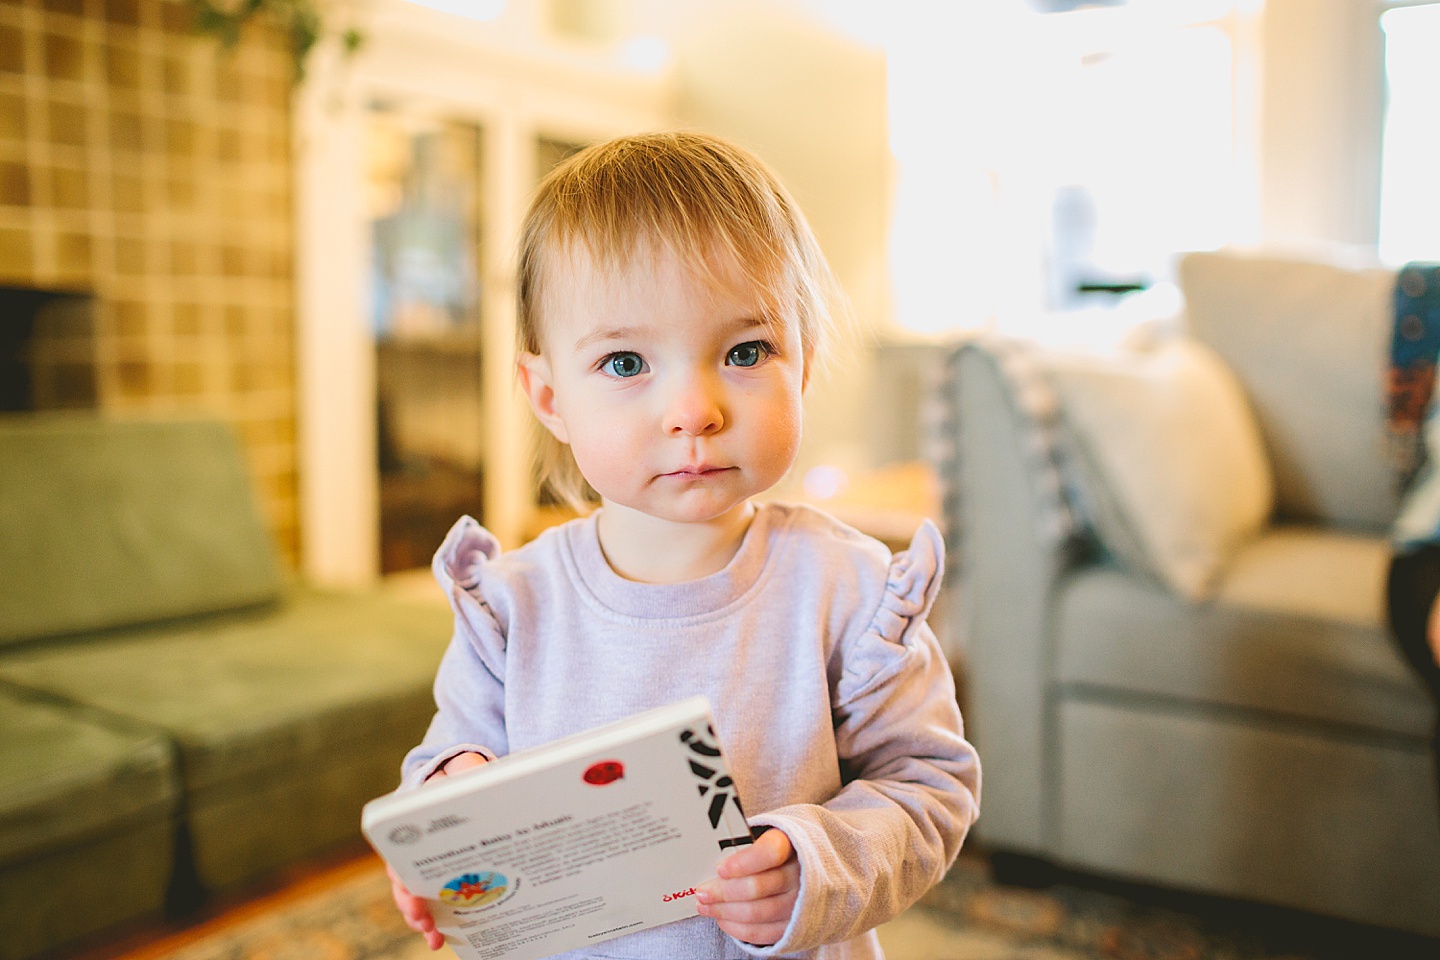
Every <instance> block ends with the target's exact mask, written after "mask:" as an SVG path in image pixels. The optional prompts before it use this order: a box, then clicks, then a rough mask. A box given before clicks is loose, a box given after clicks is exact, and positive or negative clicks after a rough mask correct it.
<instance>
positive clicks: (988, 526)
mask: <svg viewBox="0 0 1440 960" xmlns="http://www.w3.org/2000/svg"><path fill="white" fill-rule="evenodd" d="M953 362H954V363H955V364H956V370H955V374H956V375H955V377H954V378H952V380H951V382H950V383H949V384H948V385H947V386H946V389H948V390H954V391H956V395H955V396H954V397H953V398H950V399H951V400H952V401H953V402H954V403H955V404H956V412H957V414H958V416H957V417H956V420H957V433H958V436H956V437H955V438H952V439H953V440H954V441H955V442H956V443H957V445H958V446H957V453H958V458H957V459H958V465H957V467H956V469H957V470H958V476H954V477H950V478H949V480H950V482H951V483H953V484H958V489H959V495H958V497H957V498H951V499H950V501H949V504H951V505H953V506H954V508H955V509H957V510H958V513H959V516H955V517H949V518H947V519H948V520H949V521H950V524H951V529H952V530H953V531H955V532H956V534H957V536H956V537H954V538H953V539H955V540H956V541H958V543H957V546H958V556H957V558H956V562H957V563H958V581H959V584H958V590H959V593H960V597H958V598H957V601H958V602H956V603H954V604H952V605H951V607H950V609H951V610H952V611H957V610H958V615H959V617H960V618H961V624H962V626H961V636H963V637H964V638H965V643H966V648H967V662H966V672H967V674H968V683H969V689H968V716H967V718H966V721H967V726H968V727H969V728H970V729H971V730H972V731H973V734H972V735H973V737H974V739H975V743H976V744H977V746H978V748H979V750H980V755H981V762H982V765H983V770H984V802H983V811H984V816H983V817H982V818H981V822H980V830H981V831H982V835H983V836H984V837H985V838H986V839H987V840H988V841H989V842H991V843H994V844H997V845H1000V846H1004V847H1006V848H1008V849H1012V850H1017V851H1028V852H1035V853H1040V852H1043V851H1044V850H1045V849H1046V848H1047V846H1048V842H1047V841H1048V840H1049V839H1050V838H1051V834H1052V830H1051V829H1050V824H1052V823H1053V822H1054V821H1053V817H1052V816H1051V811H1049V810H1047V809H1046V805H1047V803H1048V802H1049V798H1050V797H1051V796H1052V795H1053V793H1054V784H1053V782H1047V781H1050V779H1051V778H1052V777H1053V766H1052V763H1051V757H1050V745H1049V740H1050V733H1049V732H1050V731H1052V730H1053V729H1054V727H1053V725H1052V724H1051V722H1050V711H1051V708H1052V705H1051V703H1050V700H1049V693H1048V680H1049V677H1050V675H1051V663H1050V660H1051V649H1050V647H1051V644H1050V636H1049V626H1050V619H1051V617H1050V598H1051V594H1052V591H1053V589H1054V586H1055V583H1056V580H1057V579H1058V577H1059V575H1060V573H1061V572H1062V571H1063V570H1064V569H1065V568H1066V567H1067V566H1069V565H1070V564H1071V562H1072V550H1071V548H1070V547H1069V545H1068V540H1067V538H1064V537H1047V536H1046V535H1044V534H1043V532H1042V529H1043V523H1042V521H1043V519H1044V518H1043V516H1042V511H1043V510H1044V509H1045V505H1044V503H1043V502H1042V499H1041V496H1040V495H1039V490H1040V489H1041V488H1040V486H1039V484H1038V483H1037V478H1036V477H1034V476H1033V475H1032V473H1033V471H1034V469H1035V468H1034V466H1033V463H1034V461H1035V455H1034V453H1033V452H1031V451H1032V446H1031V445H1032V444H1033V441H1034V436H1033V427H1032V425H1031V422H1030V418H1029V414H1028V413H1026V412H1025V411H1024V410H1022V409H1021V408H1020V406H1019V404H1018V402H1017V399H1016V397H1015V396H1014V393H1013V391H1012V388H1011V384H1010V381H1009V379H1008V378H1007V376H1006V374H1005V372H1004V371H1003V370H1002V368H1001V366H1000V364H999V362H998V361H997V359H996V358H995V356H994V355H992V354H990V353H989V352H987V351H986V350H985V349H983V348H980V347H976V346H965V347H962V348H960V352H959V354H958V355H957V356H956V357H955V358H953ZM1047 788H1048V789H1047Z"/></svg>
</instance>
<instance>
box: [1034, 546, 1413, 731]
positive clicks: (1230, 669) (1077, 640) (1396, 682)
mask: <svg viewBox="0 0 1440 960" xmlns="http://www.w3.org/2000/svg"><path fill="white" fill-rule="evenodd" d="M1387 556H1388V550H1387V547H1386V545H1385V543H1384V542H1383V541H1381V540H1378V539H1377V540H1367V539H1365V538H1360V537H1344V536H1342V535H1339V534H1334V533H1329V532H1326V531H1322V530H1318V529H1312V530H1303V529H1290V530H1283V529H1282V530H1277V531H1275V532H1273V533H1270V534H1267V535H1266V536H1265V537H1263V538H1261V539H1260V540H1257V541H1256V542H1255V543H1253V544H1252V545H1250V546H1249V547H1247V548H1246V549H1245V550H1244V551H1242V552H1241V553H1240V554H1239V555H1237V557H1236V559H1235V561H1234V565H1233V567H1232V571H1231V573H1230V575H1229V577H1227V579H1226V582H1225V583H1223V584H1222V585H1221V587H1220V588H1219V591H1218V592H1217V595H1216V598H1215V599H1214V600H1212V601H1210V602H1208V603H1204V604H1191V603H1187V602H1186V601H1184V600H1182V599H1180V598H1178V597H1175V596H1174V595H1173V594H1170V593H1168V592H1166V591H1164V590H1162V589H1160V588H1158V587H1156V586H1154V585H1152V584H1150V583H1148V582H1146V581H1144V580H1142V579H1139V578H1136V577H1134V576H1130V575H1127V574H1125V573H1123V572H1121V571H1119V570H1116V569H1114V568H1110V567H1091V568H1088V569H1086V570H1083V571H1081V572H1079V573H1077V574H1075V575H1074V576H1072V577H1070V578H1069V579H1067V580H1066V581H1065V582H1064V583H1063V584H1062V585H1061V587H1060V589H1059V593H1058V596H1057V609H1056V620H1055V623H1056V643H1057V663H1056V679H1057V680H1058V681H1059V682H1060V683H1062V684H1066V685H1071V686H1075V687H1084V688H1088V689H1095V690H1105V691H1108V692H1111V693H1113V694H1115V695H1117V696H1126V697H1143V698H1162V699H1164V700H1169V701H1179V702H1188V703H1197V704H1214V705H1220V706H1225V707H1232V708H1236V709H1240V710H1246V711H1257V712H1260V713H1264V714H1270V715H1280V716H1289V717H1299V718H1304V719H1306V720H1311V721H1319V722H1321V723H1323V724H1328V725H1331V726H1332V727H1333V728H1335V729H1343V728H1351V729H1356V728H1360V729H1364V730H1370V731H1381V732H1385V733H1392V734H1401V735H1404V736H1408V737H1415V738H1427V737H1429V736H1430V734H1431V733H1432V732H1433V730H1434V708H1433V707H1432V706H1431V703H1430V701H1429V698H1428V697H1426V695H1425V693H1424V691H1423V689H1422V688H1421V686H1420V684H1419V682H1418V681H1417V680H1416V679H1415V677H1414V676H1413V675H1412V674H1411V672H1410V670H1409V668H1408V667H1407V666H1406V664H1405V663H1404V661H1403V660H1402V659H1401V657H1400V654H1399V652H1398V651H1396V650H1395V648H1394V645H1393V643H1392V642H1391V640H1390V638H1389V636H1388V634H1387V633H1386V630H1385V627H1384V624H1383V621H1382V620H1381V619H1380V616H1381V611H1380V600H1379V598H1380V597H1382V596H1383V590H1384V585H1383V579H1384V575H1385V561H1386V558H1387Z"/></svg>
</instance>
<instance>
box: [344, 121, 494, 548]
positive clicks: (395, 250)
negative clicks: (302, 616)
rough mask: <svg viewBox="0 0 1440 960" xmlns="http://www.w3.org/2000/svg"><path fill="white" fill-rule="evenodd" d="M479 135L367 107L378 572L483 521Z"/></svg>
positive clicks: (476, 130) (475, 128) (475, 129)
mask: <svg viewBox="0 0 1440 960" xmlns="http://www.w3.org/2000/svg"><path fill="white" fill-rule="evenodd" d="M482 144H483V137H482V131H481V128H480V127H479V125H477V124H475V123H471V122H465V121H456V120H450V119H442V118H434V117H429V116H425V115H422V114H416V113H411V112H407V111H406V110H404V109H402V108H398V107H392V106H386V105H379V104H377V105H373V106H372V107H371V109H370V111H369V114H368V116H367V123H366V157H365V166H366V194H367V196H366V206H367V213H368V219H369V230H370V241H371V243H370V249H371V263H370V268H369V271H368V278H367V282H368V284H369V291H368V294H369V296H368V299H369V302H370V304H371V311H370V327H371V331H372V333H373V335H374V343H375V374H376V396H375V419H376V429H377V434H378V441H379V442H378V451H379V471H380V567H381V572H382V573H391V572H394V571H397V570H406V569H411V568H414V567H424V566H428V565H429V563H430V558H431V556H432V555H433V554H434V552H435V549H436V548H437V547H438V546H439V545H440V542H441V540H442V539H444V536H445V533H446V531H447V530H448V529H449V528H450V526H451V525H452V524H453V523H454V522H455V520H457V519H458V518H459V517H460V516H461V515H463V514H470V515H471V516H474V517H477V518H479V519H481V521H482V522H483V517H481V503H482V494H483V484H484V473H485V470H484V467H485V463H484V446H483V434H484V430H483V426H484V409H483V401H482V398H483V392H482V372H481V359H482V356H481V336H480V325H481V323H482V322H483V319H484V318H483V317H482V314H481V306H480V305H481V296H480V294H481V288H480V285H481V282H482V281H481V278H482V277H483V276H484V271H483V269H482V263H483V259H482V258H483V254H484V251H483V250H482V249H481V237H482V233H481V227H482V222H483V211H482V209H481V196H482V190H481V180H480V175H481V164H482V162H483V158H482Z"/></svg>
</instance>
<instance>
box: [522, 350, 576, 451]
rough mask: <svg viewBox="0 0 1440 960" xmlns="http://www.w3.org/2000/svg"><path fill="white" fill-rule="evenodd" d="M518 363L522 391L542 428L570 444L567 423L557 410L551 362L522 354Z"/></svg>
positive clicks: (532, 354)
mask: <svg viewBox="0 0 1440 960" xmlns="http://www.w3.org/2000/svg"><path fill="white" fill-rule="evenodd" d="M517 363H518V364H519V365H518V367H517V368H516V371H515V373H516V376H517V377H518V378H519V380H520V389H521V390H524V391H525V396H526V398H527V399H528V400H529V401H530V409H531V410H534V411H535V418H536V419H537V420H539V421H540V424H541V426H543V427H544V428H545V429H546V430H549V431H550V433H551V434H552V435H553V436H554V437H555V439H556V440H559V441H560V442H561V443H569V442H570V435H569V434H568V433H567V432H566V431H565V421H564V420H562V419H561V418H560V414H559V412H558V411H557V410H556V409H555V387H554V386H553V385H552V377H551V373H550V361H548V360H546V359H545V358H544V357H543V356H540V355H539V354H535V353H521V354H520V356H519V358H518V360H517Z"/></svg>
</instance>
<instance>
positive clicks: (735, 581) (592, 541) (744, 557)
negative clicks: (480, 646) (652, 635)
mask: <svg viewBox="0 0 1440 960" xmlns="http://www.w3.org/2000/svg"><path fill="white" fill-rule="evenodd" d="M599 516H600V512H599V511H598V510H597V511H596V512H595V513H593V514H591V515H590V516H589V517H586V518H585V519H584V520H583V521H582V522H580V523H575V524H571V525H570V527H569V529H568V534H569V535H568V537H567V540H568V546H569V548H570V550H569V552H570V554H571V557H572V560H573V562H574V567H573V572H574V575H575V577H576V579H577V580H578V581H579V585H580V586H581V588H582V589H583V590H585V591H586V592H588V593H589V594H590V595H591V596H592V597H594V599H595V600H596V601H597V602H598V603H599V604H600V605H601V606H603V607H606V608H608V609H609V610H611V611H613V612H615V613H617V614H620V615H622V616H626V617H635V618H642V619H647V620H653V619H676V618H681V617H697V616H703V615H704V614H707V613H712V612H714V611H717V610H720V609H722V608H724V607H726V606H728V605H729V604H731V603H733V602H734V601H735V600H737V599H739V598H740V597H741V596H743V595H744V594H745V593H746V592H747V591H748V590H749V589H750V588H751V587H753V586H754V585H755V584H756V582H758V581H759V579H760V574H761V571H762V570H764V568H765V562H766V560H767V559H768V557H769V554H770V549H769V543H770V530H771V528H772V527H773V525H774V523H775V518H774V511H773V510H771V509H769V508H768V507H767V506H765V505H757V507H756V510H755V517H754V519H752V520H751V521H750V528H749V529H748V530H746V531H745V536H744V537H743V538H742V539H741V541H740V548H739V549H738V550H736V551H735V556H733V557H731V558H730V562H729V563H727V564H726V565H725V566H724V567H723V568H721V569H720V570H718V571H716V572H715V573H712V574H710V575H709V576H706V577H701V578H700V579H698V580H687V581H685V582H683V583H640V582H638V581H635V580H627V579H625V578H624V577H622V576H620V575H619V574H618V573H616V572H615V571H614V569H612V568H611V566H610V563H609V561H608V560H606V559H605V553H604V551H603V550H602V549H601V548H600V534H599V524H598V521H599Z"/></svg>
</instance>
